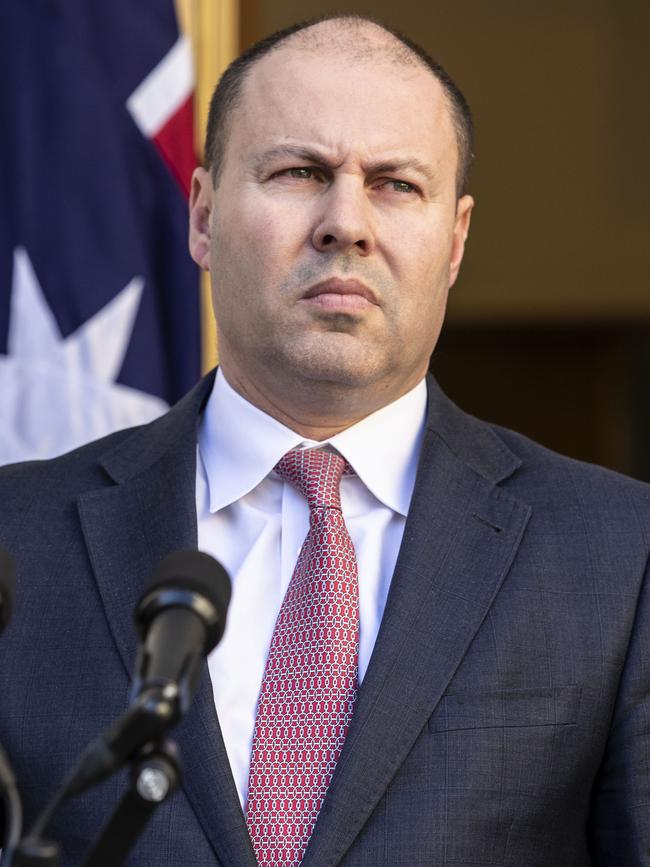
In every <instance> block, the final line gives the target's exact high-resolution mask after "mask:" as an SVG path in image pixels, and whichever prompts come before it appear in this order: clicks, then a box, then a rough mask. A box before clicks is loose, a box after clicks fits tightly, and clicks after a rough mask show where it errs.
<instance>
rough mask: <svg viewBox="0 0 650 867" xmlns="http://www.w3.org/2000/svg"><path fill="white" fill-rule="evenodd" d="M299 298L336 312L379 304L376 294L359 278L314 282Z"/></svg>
mask: <svg viewBox="0 0 650 867" xmlns="http://www.w3.org/2000/svg"><path fill="white" fill-rule="evenodd" d="M301 300H302V301H306V302H308V303H309V304H310V305H314V306H317V307H320V308H323V309H325V310H332V311H337V312H340V311H356V310H365V309H367V308H369V307H378V306H379V301H378V299H377V296H376V295H375V293H374V292H373V291H372V289H370V288H369V287H368V286H366V284H365V283H362V282H361V281H360V280H343V279H341V278H340V277H331V278H330V279H328V280H323V281H321V282H320V283H315V284H314V285H313V286H310V287H309V289H307V291H306V292H305V294H304V295H303V296H302V299H301Z"/></svg>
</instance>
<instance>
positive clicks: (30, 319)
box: [0, 0, 201, 463]
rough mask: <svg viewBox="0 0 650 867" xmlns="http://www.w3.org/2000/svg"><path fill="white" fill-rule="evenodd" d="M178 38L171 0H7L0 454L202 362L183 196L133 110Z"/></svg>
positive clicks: (2, 46)
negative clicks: (134, 98)
mask: <svg viewBox="0 0 650 867" xmlns="http://www.w3.org/2000/svg"><path fill="white" fill-rule="evenodd" d="M178 38H179V33H178V26H177V22H176V19H175V15H174V7H173V2H172V0H138V2H137V3H133V2H132V0H111V2H110V3H106V2H105V0H20V2H7V0H2V2H0V130H2V133H1V134H0V463H7V462H9V461H13V460H19V459H23V458H28V457H33V456H49V455H50V454H55V453H59V452H61V451H65V450H67V449H68V448H71V447H74V446H76V445H78V444H79V443H80V442H81V441H83V440H86V439H91V438H93V437H95V436H98V435H101V434H103V433H106V432H109V431H110V430H112V429H115V428H116V427H120V426H125V425H128V424H132V423H137V422H140V421H146V420H147V419H148V418H151V417H154V416H155V415H157V414H159V413H160V412H162V411H163V410H164V409H165V407H166V406H167V405H169V404H170V403H172V402H173V401H175V400H176V399H178V398H179V397H180V396H181V395H182V394H183V393H184V392H185V391H186V390H187V389H188V388H190V387H191V386H192V385H193V384H194V382H195V381H196V380H197V378H198V376H199V375H200V364H201V360H200V321H199V319H200V308H199V278H198V271H197V268H196V266H195V265H194V263H193V262H192V260H191V259H190V257H189V254H188V252H187V242H186V238H187V202H186V200H185V196H184V194H183V191H182V190H181V188H180V186H179V184H178V183H177V181H176V179H175V178H174V177H173V176H172V173H171V172H170V170H169V168H168V167H167V165H166V164H165V162H164V161H163V159H162V158H161V155H160V152H159V150H158V149H157V147H156V145H155V143H154V141H153V140H152V138H151V137H147V136H146V135H145V134H143V132H142V131H141V129H140V128H138V126H137V125H136V123H135V122H134V119H133V117H132V114H131V113H129V111H128V110H127V100H128V99H129V96H130V95H131V94H132V93H133V92H134V91H135V90H136V89H137V88H138V86H139V85H140V83H141V82H142V81H143V80H144V79H145V78H146V77H147V75H149V74H150V73H151V71H152V70H153V69H154V68H155V67H156V66H157V65H158V64H159V63H160V62H161V60H162V59H163V58H164V57H165V56H166V55H167V54H168V53H169V52H170V51H171V50H172V48H173V46H174V45H175V44H176V43H177V41H178Z"/></svg>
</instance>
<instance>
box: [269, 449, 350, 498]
mask: <svg viewBox="0 0 650 867" xmlns="http://www.w3.org/2000/svg"><path fill="white" fill-rule="evenodd" d="M275 471H276V473H277V474H278V475H279V476H280V478H282V479H284V480H285V482H289V484H291V485H293V486H294V488H296V489H297V490H298V491H300V493H301V494H302V495H303V496H304V497H305V499H306V500H307V502H308V504H309V509H310V510H313V509H317V508H324V509H328V508H330V509H331V508H334V509H339V510H340V508H341V492H340V484H341V476H342V475H343V474H344V473H345V474H347V475H350V474H351V473H352V470H351V468H350V465H349V464H347V463H346V461H345V459H344V458H342V457H341V455H339V454H336V452H330V451H325V450H324V449H293V450H292V451H290V452H287V453H286V455H285V456H284V457H283V458H280V460H279V461H278V463H277V464H276V465H275Z"/></svg>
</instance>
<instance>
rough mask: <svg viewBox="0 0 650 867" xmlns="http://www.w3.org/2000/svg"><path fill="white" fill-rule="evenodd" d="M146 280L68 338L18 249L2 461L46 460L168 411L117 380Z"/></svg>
mask: <svg viewBox="0 0 650 867" xmlns="http://www.w3.org/2000/svg"><path fill="white" fill-rule="evenodd" d="M143 285H144V284H143V280H142V278H140V277H134V278H133V279H132V280H131V281H130V282H129V283H128V284H127V285H126V286H125V287H124V289H122V291H121V292H120V293H119V294H118V295H116V297H115V298H113V299H112V300H111V301H110V302H109V303H108V304H106V305H105V307H103V308H102V309H101V310H100V311H98V312H97V313H96V314H95V315H94V316H93V317H92V318H91V319H89V320H88V321H87V322H85V323H84V324H83V325H81V326H80V327H79V328H78V329H77V330H76V331H75V332H74V333H73V334H70V335H69V336H68V337H65V338H64V337H62V335H61V332H60V330H59V327H58V325H57V323H56V320H55V318H54V316H53V314H52V311H51V310H50V308H49V306H48V303H47V300H46V298H45V296H44V295H43V291H42V289H41V286H40V283H39V281H38V278H37V276H36V274H35V272H34V268H33V266H32V263H31V261H30V258H29V255H28V253H27V251H26V250H25V249H24V248H22V247H18V248H16V250H15V251H14V270H13V279H12V286H11V307H10V320H9V335H8V341H7V350H8V354H7V355H6V356H5V355H0V464H6V463H12V462H14V461H19V460H28V459H32V458H47V457H54V456H55V455H59V454H62V453H63V452H66V451H69V450H70V449H73V448H76V447H77V446H79V445H82V444H83V443H85V442H88V441H89V440H92V439H96V438H98V437H100V436H104V435H105V434H108V433H112V432H113V431H115V430H119V429H120V428H124V427H130V426H131V425H136V424H143V423H145V422H148V421H151V420H152V419H154V418H156V417H157V416H159V415H162V413H163V412H165V410H167V409H168V405H167V403H166V402H165V401H164V400H161V399H160V398H158V397H155V396H153V395H151V394H146V393H145V392H142V391H138V390H136V389H134V388H129V387H127V386H125V385H120V384H118V383H116V381H115V380H116V379H117V376H118V374H119V372H120V369H121V367H122V362H123V360H124V356H125V354H126V350H127V348H128V345H129V341H130V339H131V333H132V331H133V324H134V322H135V317H136V314H137V312H138V307H139V305H140V298H141V296H142V290H143Z"/></svg>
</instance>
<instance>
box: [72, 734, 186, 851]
mask: <svg viewBox="0 0 650 867" xmlns="http://www.w3.org/2000/svg"><path fill="white" fill-rule="evenodd" d="M180 779H181V768H180V764H179V761H178V751H177V749H176V744H175V743H174V742H173V741H169V740H168V741H164V742H163V743H161V744H157V745H156V746H152V747H145V748H144V749H143V750H141V751H140V753H139V754H138V755H136V756H135V757H134V759H133V762H132V767H131V776H130V784H129V788H128V789H127V791H126V792H125V794H124V796H123V797H122V800H121V801H120V802H119V804H118V805H117V807H116V808H115V810H114V811H113V814H112V816H111V818H110V819H109V821H108V822H107V824H106V825H105V826H104V828H103V829H102V831H101V832H100V834H99V836H98V837H97V839H96V840H95V842H94V843H93V845H92V846H91V848H90V849H89V851H88V852H87V854H86V857H85V858H84V860H83V861H82V862H81V865H80V867H115V865H117V864H122V863H123V861H124V859H125V858H126V857H127V855H128V854H129V852H130V851H131V849H132V848H133V846H134V845H135V843H136V841H137V839H138V837H139V836H140V834H141V833H142V831H143V829H144V827H145V825H146V824H147V822H148V821H149V819H150V818H151V815H152V814H153V812H154V810H155V809H156V807H159V806H160V804H162V803H163V801H165V800H166V799H167V797H168V796H169V795H170V794H171V793H172V792H173V791H175V789H176V788H177V787H178V785H179V783H180Z"/></svg>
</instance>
